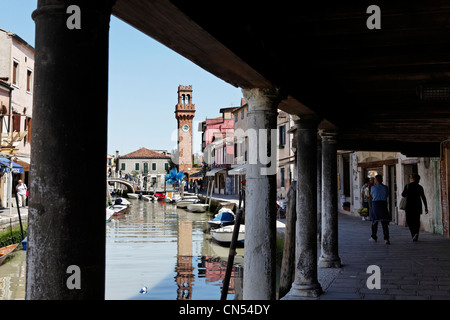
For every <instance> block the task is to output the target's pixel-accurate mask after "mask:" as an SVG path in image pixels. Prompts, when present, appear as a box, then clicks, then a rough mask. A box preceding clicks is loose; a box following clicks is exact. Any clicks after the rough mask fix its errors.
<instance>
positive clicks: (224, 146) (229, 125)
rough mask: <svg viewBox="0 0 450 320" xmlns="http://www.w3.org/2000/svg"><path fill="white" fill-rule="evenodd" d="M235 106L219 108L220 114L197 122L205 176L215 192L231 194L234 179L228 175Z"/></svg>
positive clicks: (232, 145)
mask: <svg viewBox="0 0 450 320" xmlns="http://www.w3.org/2000/svg"><path fill="white" fill-rule="evenodd" d="M235 109H236V107H228V108H222V109H220V113H222V116H220V117H216V118H213V119H206V120H205V121H202V122H201V123H200V124H199V131H200V132H202V150H203V158H204V161H205V162H206V164H207V166H208V170H207V172H206V177H207V178H208V180H209V181H208V183H211V184H212V185H213V187H212V188H213V192H214V193H217V194H233V193H234V184H233V182H234V179H233V177H231V176H229V175H228V170H230V169H231V164H232V163H233V162H234V143H233V140H234V118H233V111H234V110H235Z"/></svg>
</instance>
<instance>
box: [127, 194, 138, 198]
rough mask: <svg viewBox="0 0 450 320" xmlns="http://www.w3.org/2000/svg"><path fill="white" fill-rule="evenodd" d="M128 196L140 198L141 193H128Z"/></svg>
mask: <svg viewBox="0 0 450 320" xmlns="http://www.w3.org/2000/svg"><path fill="white" fill-rule="evenodd" d="M127 197H128V198H131V199H139V195H138V194H137V193H127Z"/></svg>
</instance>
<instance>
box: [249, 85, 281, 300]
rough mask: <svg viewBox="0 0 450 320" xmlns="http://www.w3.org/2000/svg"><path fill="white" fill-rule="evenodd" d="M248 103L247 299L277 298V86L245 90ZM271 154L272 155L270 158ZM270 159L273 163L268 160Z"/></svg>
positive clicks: (278, 96) (278, 100) (279, 99)
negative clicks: (275, 87) (274, 87)
mask: <svg viewBox="0 0 450 320" xmlns="http://www.w3.org/2000/svg"><path fill="white" fill-rule="evenodd" d="M242 92H243V94H244V97H245V99H246V101H247V103H248V130H247V133H248V139H249V150H248V152H249V153H248V163H247V174H246V191H245V247H244V290H243V291H244V292H243V294H244V299H245V300H268V299H272V300H273V299H275V297H276V282H275V280H276V261H275V251H276V172H277V158H276V157H277V141H276V139H277V130H276V126H277V106H278V104H279V102H280V101H281V98H280V95H279V92H278V90H276V89H271V90H270V89H243V90H242ZM268 155H270V158H269V157H268ZM269 160H270V162H269Z"/></svg>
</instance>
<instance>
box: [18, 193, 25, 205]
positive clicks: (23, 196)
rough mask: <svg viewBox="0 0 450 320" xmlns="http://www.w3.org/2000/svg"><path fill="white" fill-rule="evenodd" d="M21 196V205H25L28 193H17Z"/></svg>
mask: <svg viewBox="0 0 450 320" xmlns="http://www.w3.org/2000/svg"><path fill="white" fill-rule="evenodd" d="M17 196H18V197H19V207H25V204H26V203H27V202H26V201H27V195H26V194H17Z"/></svg>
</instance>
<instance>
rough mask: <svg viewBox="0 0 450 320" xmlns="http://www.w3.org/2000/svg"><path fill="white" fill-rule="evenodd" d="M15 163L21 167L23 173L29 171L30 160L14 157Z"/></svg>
mask: <svg viewBox="0 0 450 320" xmlns="http://www.w3.org/2000/svg"><path fill="white" fill-rule="evenodd" d="M14 159H15V160H16V163H17V164H19V165H21V166H22V167H23V170H24V171H30V158H28V157H17V156H16V157H15V158H14Z"/></svg>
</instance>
